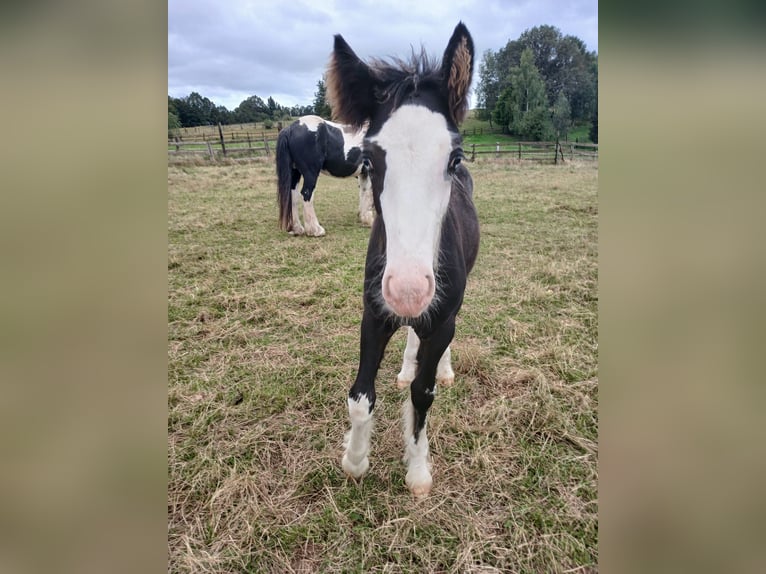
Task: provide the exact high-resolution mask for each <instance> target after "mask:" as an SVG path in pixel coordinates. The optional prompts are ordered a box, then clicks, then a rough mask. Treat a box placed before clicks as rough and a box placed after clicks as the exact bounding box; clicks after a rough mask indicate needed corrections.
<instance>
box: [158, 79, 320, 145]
mask: <svg viewBox="0 0 766 574" xmlns="http://www.w3.org/2000/svg"><path fill="white" fill-rule="evenodd" d="M308 114H317V115H321V116H322V117H325V118H329V117H330V108H329V106H328V105H327V102H326V100H325V86H324V82H323V81H322V80H319V82H318V83H317V91H316V93H315V94H314V101H313V103H311V104H307V105H303V106H300V105H297V106H290V107H288V106H283V105H280V104H279V103H278V102H276V101H275V100H274V98H272V97H271V96H269V97H268V98H267V99H266V101H264V100H263V98H261V97H259V96H257V95H253V96H250V97H248V98H246V99H244V100H243V101H242V102H240V104H239V105H238V106H237V107H236V108H234V110H228V109H227V108H226V107H225V106H219V105H216V104H215V102H213V101H212V100H210V99H209V98H206V97H204V96H202V95H201V94H199V93H197V92H192V93H191V94H189V95H188V96H185V97H182V98H174V97H172V96H168V133H171V132H172V131H173V130H175V129H178V128H182V127H183V128H190V127H196V126H206V125H217V124H219V123H220V124H222V125H229V124H247V123H255V122H262V123H263V124H264V125H265V126H266V127H267V128H269V127H271V125H272V124H273V122H277V121H280V120H288V121H289V120H290V118H293V117H298V116H305V115H308Z"/></svg>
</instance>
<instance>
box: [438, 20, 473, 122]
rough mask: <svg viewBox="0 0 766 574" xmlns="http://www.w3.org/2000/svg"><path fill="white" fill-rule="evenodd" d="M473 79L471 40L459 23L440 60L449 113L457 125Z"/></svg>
mask: <svg viewBox="0 0 766 574" xmlns="http://www.w3.org/2000/svg"><path fill="white" fill-rule="evenodd" d="M472 77H473V39H472V38H471V34H470V33H469V32H468V28H466V27H465V24H463V23H462V22H460V23H459V24H458V25H457V26H456V27H455V31H454V32H453V33H452V38H450V41H449V43H448V44H447V49H446V50H444V57H443V58H442V78H443V82H444V87H445V89H446V90H447V93H448V94H449V112H450V114H451V115H452V119H453V120H454V122H455V124H457V125H459V124H460V123H461V122H462V121H463V119H464V118H465V115H466V112H467V111H468V90H469V88H470V87H471V78H472Z"/></svg>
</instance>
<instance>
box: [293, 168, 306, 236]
mask: <svg viewBox="0 0 766 574" xmlns="http://www.w3.org/2000/svg"><path fill="white" fill-rule="evenodd" d="M291 178H292V179H291V181H290V189H291V190H292V195H293V206H292V208H293V226H292V228H291V229H290V234H291V235H303V225H301V220H300V217H298V212H299V211H300V207H299V205H300V204H301V203H303V200H302V198H301V194H300V192H299V191H298V183H299V182H300V180H301V172H299V171H298V170H297V169H295V168H293V171H292V176H291ZM304 217H305V216H304Z"/></svg>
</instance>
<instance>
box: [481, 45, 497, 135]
mask: <svg viewBox="0 0 766 574" xmlns="http://www.w3.org/2000/svg"><path fill="white" fill-rule="evenodd" d="M497 73H498V70H497V63H496V62H495V55H494V54H493V53H492V50H487V51H486V52H484V57H483V59H482V61H481V63H480V64H479V78H480V80H479V85H478V87H477V89H476V100H477V104H478V105H477V108H478V110H479V112H478V114H477V117H478V119H480V120H489V125H490V127H492V110H494V109H495V106H496V105H497V99H498V96H499V94H498V86H499V82H498V78H497Z"/></svg>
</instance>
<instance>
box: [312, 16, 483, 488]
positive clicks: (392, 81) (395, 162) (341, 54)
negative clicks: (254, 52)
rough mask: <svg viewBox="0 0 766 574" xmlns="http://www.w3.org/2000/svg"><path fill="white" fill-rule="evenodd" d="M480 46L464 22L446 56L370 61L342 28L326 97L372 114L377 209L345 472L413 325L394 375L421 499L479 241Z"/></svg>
mask: <svg viewBox="0 0 766 574" xmlns="http://www.w3.org/2000/svg"><path fill="white" fill-rule="evenodd" d="M473 59H474V48H473V40H472V39H471V36H470V34H469V33H468V30H467V29H466V27H465V26H464V25H463V23H462V22H461V23H460V24H458V26H457V27H456V28H455V31H454V33H453V35H452V38H451V39H450V41H449V43H448V45H447V48H446V50H445V52H444V56H443V59H442V62H441V63H440V64H436V63H433V62H430V61H429V59H428V58H427V57H426V56H425V55H424V54H421V55H420V56H416V55H414V54H413V57H412V59H411V61H409V62H404V61H401V60H396V61H395V62H393V63H386V62H383V61H379V60H375V61H372V62H371V63H369V64H368V63H365V62H363V61H361V60H360V59H359V58H358V57H357V56H356V54H355V53H354V52H353V51H352V50H351V48H350V47H349V45H348V44H347V43H346V42H345V40H344V39H343V38H342V37H341V36H339V35H337V36H335V48H334V51H333V54H332V58H331V60H330V64H329V68H328V73H327V94H328V99H329V100H330V102H331V104H332V106H333V110H334V113H335V115H336V117H338V118H339V119H340V121H342V122H344V123H347V124H351V125H356V126H359V125H362V124H363V123H365V122H369V129H368V130H367V133H366V136H365V138H364V143H363V146H362V151H363V162H364V164H365V165H366V166H367V167H368V170H369V175H370V179H371V182H372V191H373V199H374V202H375V208H376V210H377V213H378V217H377V218H376V219H375V222H374V224H373V227H372V232H371V235H370V241H369V246H368V250H367V261H366V267H365V279H364V315H363V317H362V329H361V344H360V359H359V371H358V374H357V376H356V380H355V382H354V385H353V386H352V387H351V390H350V391H349V398H348V408H349V415H350V417H351V431H350V432H349V433H348V434H347V435H346V441H345V453H344V455H343V469H344V470H345V471H346V472H347V473H348V474H350V475H351V476H353V477H356V478H358V477H361V476H362V475H363V474H364V473H365V472H366V471H367V469H368V467H369V459H368V456H367V454H368V451H369V444H370V432H371V427H372V411H373V407H374V406H375V376H376V374H377V371H378V367H379V365H380V362H381V360H382V358H383V353H384V351H385V348H386V345H387V344H388V341H389V340H390V338H391V336H392V335H393V333H394V332H395V331H396V330H397V329H398V328H399V327H400V326H404V325H406V326H408V327H409V332H408V336H407V348H406V350H405V351H404V361H403V364H402V370H401V372H400V373H399V376H398V377H397V379H398V383H399V385H400V386H401V387H403V386H406V385H409V387H410V398H409V399H408V400H406V401H405V405H404V409H403V425H402V426H403V434H404V459H405V461H406V463H407V476H406V483H407V486H408V487H409V488H410V490H411V491H412V492H413V494H415V495H416V496H424V495H426V494H428V493H429V492H430V490H431V484H432V479H431V472H430V470H431V465H430V460H429V451H428V438H427V435H426V413H427V412H428V409H429V407H430V406H431V403H432V402H433V400H434V396H435V394H436V383H437V382H439V383H443V384H448V383H451V382H452V381H453V379H454V374H453V372H452V368H451V365H450V351H449V344H450V342H451V341H452V337H453V335H454V333H455V317H456V315H457V313H458V311H459V310H460V306H461V305H462V302H463V293H464V291H465V286H466V279H467V276H468V273H469V272H470V270H471V268H472V267H473V264H474V262H475V260H476V255H477V253H478V248H479V223H478V219H477V216H476V211H475V209H474V206H473V200H472V194H473V182H472V180H471V176H470V174H469V173H468V170H467V169H466V168H465V167H464V166H463V164H462V163H461V160H462V159H463V152H462V149H461V147H460V146H461V137H460V133H459V131H458V125H459V124H460V123H461V121H462V120H463V118H464V117H465V113H466V110H467V96H468V90H469V87H470V83H471V75H472V73H473Z"/></svg>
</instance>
